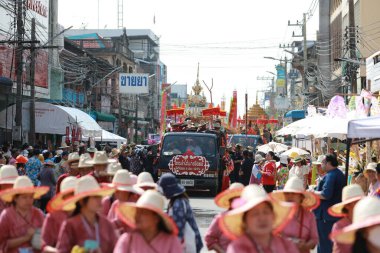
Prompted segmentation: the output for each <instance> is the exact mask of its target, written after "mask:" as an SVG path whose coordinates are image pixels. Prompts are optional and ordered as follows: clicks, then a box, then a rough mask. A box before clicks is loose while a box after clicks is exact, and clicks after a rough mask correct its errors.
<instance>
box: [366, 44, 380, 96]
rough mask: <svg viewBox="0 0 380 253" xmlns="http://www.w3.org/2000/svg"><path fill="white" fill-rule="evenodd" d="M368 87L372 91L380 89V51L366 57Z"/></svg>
mask: <svg viewBox="0 0 380 253" xmlns="http://www.w3.org/2000/svg"><path fill="white" fill-rule="evenodd" d="M366 71H367V87H368V88H370V89H371V92H377V91H380V51H379V52H377V53H375V54H373V55H371V56H370V57H368V58H367V59H366Z"/></svg>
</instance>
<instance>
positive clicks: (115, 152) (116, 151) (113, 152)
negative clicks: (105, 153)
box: [109, 148, 120, 158]
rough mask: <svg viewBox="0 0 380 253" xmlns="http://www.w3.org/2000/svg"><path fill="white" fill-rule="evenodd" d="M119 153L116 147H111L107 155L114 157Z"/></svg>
mask: <svg viewBox="0 0 380 253" xmlns="http://www.w3.org/2000/svg"><path fill="white" fill-rule="evenodd" d="M119 154H120V151H119V150H118V149H117V148H113V149H112V150H111V153H110V154H109V157H110V158H115V157H116V156H118V155H119Z"/></svg>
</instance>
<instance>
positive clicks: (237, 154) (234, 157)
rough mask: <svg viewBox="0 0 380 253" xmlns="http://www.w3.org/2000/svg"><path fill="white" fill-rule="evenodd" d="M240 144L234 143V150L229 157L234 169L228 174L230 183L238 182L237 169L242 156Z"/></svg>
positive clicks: (238, 169)
mask: <svg viewBox="0 0 380 253" xmlns="http://www.w3.org/2000/svg"><path fill="white" fill-rule="evenodd" d="M241 149H242V146H241V145H240V144H239V143H238V144H236V145H235V152H233V153H232V155H231V158H232V160H233V161H234V171H233V172H232V173H231V174H230V180H231V183H235V182H239V171H240V167H241V162H242V161H243V156H242V153H241Z"/></svg>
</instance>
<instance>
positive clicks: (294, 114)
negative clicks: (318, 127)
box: [285, 110, 305, 119]
mask: <svg viewBox="0 0 380 253" xmlns="http://www.w3.org/2000/svg"><path fill="white" fill-rule="evenodd" d="M285 118H294V119H303V118H305V111H304V110H293V111H289V112H287V113H286V114H285Z"/></svg>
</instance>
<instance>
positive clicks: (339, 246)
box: [331, 217, 352, 253]
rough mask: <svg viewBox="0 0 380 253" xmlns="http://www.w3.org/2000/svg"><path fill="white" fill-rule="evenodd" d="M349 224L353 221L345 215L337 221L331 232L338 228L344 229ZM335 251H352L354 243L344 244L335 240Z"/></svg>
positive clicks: (340, 252) (341, 252)
mask: <svg viewBox="0 0 380 253" xmlns="http://www.w3.org/2000/svg"><path fill="white" fill-rule="evenodd" d="M348 225H351V221H350V220H349V219H348V218H347V217H344V218H342V219H340V220H339V221H337V222H335V223H334V225H333V227H332V230H331V233H334V232H336V231H338V230H342V229H343V228H345V227H347V226H348ZM333 242H334V244H333V253H345V252H352V245H351V244H343V243H338V242H336V241H333Z"/></svg>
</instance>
